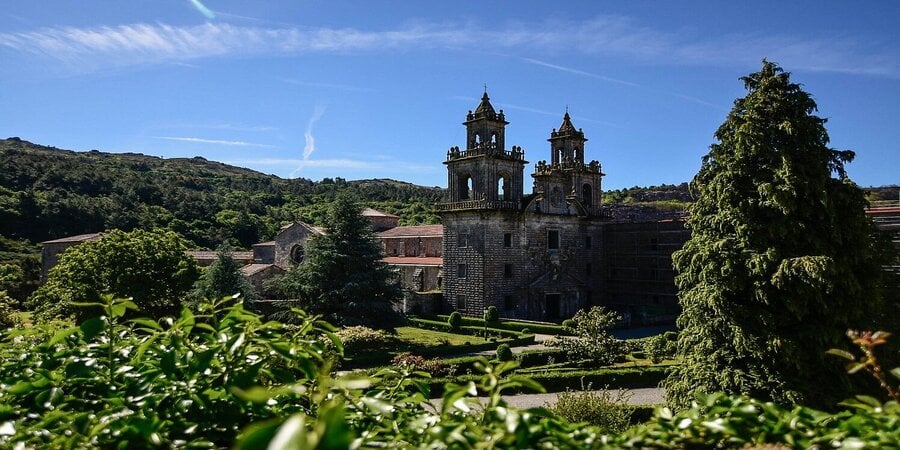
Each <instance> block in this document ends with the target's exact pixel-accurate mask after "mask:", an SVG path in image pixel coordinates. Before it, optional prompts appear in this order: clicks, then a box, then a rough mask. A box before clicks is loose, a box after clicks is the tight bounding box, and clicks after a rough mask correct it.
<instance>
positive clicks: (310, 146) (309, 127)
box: [291, 105, 325, 178]
mask: <svg viewBox="0 0 900 450" xmlns="http://www.w3.org/2000/svg"><path fill="white" fill-rule="evenodd" d="M324 114H325V107H324V106H322V105H316V108H315V110H313V114H312V116H311V117H310V118H309V121H307V122H306V131H304V132H303V139H304V141H305V142H304V145H303V159H301V160H298V161H299V162H298V164H297V168H296V169H294V171H293V172H291V177H292V178H293V177H295V176H297V174H298V173H300V171H302V170H303V169H304V168H306V167H311V166H310V165H309V164H308V163H309V161H310V159H309V157H310V156H312V154H313V152H315V151H316V138H315V137H314V136H313V125H315V124H316V122H318V121H319V119H321V118H322V115H324Z"/></svg>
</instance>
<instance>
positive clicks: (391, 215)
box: [362, 208, 400, 219]
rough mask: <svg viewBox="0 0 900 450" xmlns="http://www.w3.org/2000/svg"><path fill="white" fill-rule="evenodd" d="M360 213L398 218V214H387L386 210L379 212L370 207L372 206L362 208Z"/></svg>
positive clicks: (367, 215) (366, 215)
mask: <svg viewBox="0 0 900 450" xmlns="http://www.w3.org/2000/svg"><path fill="white" fill-rule="evenodd" d="M362 215H363V216H365V217H393V218H396V219H399V218H400V216H395V215H393V214H388V213H386V212H381V211H379V210H377V209H372V208H364V209H363V210H362Z"/></svg>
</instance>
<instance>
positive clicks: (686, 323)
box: [666, 61, 880, 406]
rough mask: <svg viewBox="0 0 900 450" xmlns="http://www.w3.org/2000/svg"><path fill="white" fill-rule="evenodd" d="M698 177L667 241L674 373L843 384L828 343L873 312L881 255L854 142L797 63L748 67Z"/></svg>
mask: <svg viewBox="0 0 900 450" xmlns="http://www.w3.org/2000/svg"><path fill="white" fill-rule="evenodd" d="M742 80H743V82H744V85H745V87H746V89H747V91H748V93H747V95H746V96H745V97H743V98H740V99H737V100H736V101H735V102H734V108H733V109H732V110H731V112H730V113H729V114H728V117H727V118H726V120H725V123H723V124H722V126H721V127H719V129H718V131H717V132H716V134H715V137H716V139H717V141H718V142H716V143H715V144H713V145H711V146H710V151H709V153H708V154H707V155H706V156H705V157H704V158H703V162H702V166H701V168H700V171H699V173H698V174H697V175H696V177H695V178H694V180H693V182H692V189H693V192H694V195H695V197H696V202H695V203H694V204H693V205H692V206H691V208H690V217H689V219H688V222H687V225H688V228H690V229H691V239H690V240H689V241H688V242H687V243H686V244H685V246H684V247H683V248H682V249H681V250H680V251H678V252H676V253H675V254H674V255H673V263H674V266H675V269H676V271H677V277H676V284H677V286H678V289H679V300H680V302H681V306H682V308H683V310H684V312H683V313H682V315H681V316H680V318H679V319H678V324H679V326H680V327H681V329H682V332H681V333H680V334H679V342H678V350H679V354H680V356H681V357H682V358H683V359H684V363H683V364H682V365H680V366H679V367H677V368H676V369H674V371H673V372H672V374H671V376H670V377H669V378H668V380H667V381H666V387H667V396H668V399H669V400H670V401H672V402H673V403H674V404H676V405H685V404H687V403H688V402H689V401H690V400H691V399H692V398H693V395H692V394H693V393H695V392H698V391H701V392H702V391H705V392H713V391H726V392H729V393H743V394H749V395H751V396H754V397H756V398H761V399H770V400H774V401H776V402H778V403H781V404H791V403H796V402H808V403H810V404H818V405H822V404H828V405H829V406H830V405H833V404H834V403H833V400H834V399H841V398H842V397H844V396H846V395H847V394H846V392H844V391H843V388H844V387H846V382H845V378H844V377H843V376H842V371H841V368H840V367H839V365H837V364H834V363H833V362H831V361H826V358H825V351H826V350H827V349H828V348H830V347H836V346H839V344H840V343H841V342H842V340H843V335H844V332H845V331H846V330H847V329H848V328H851V327H860V326H866V325H870V322H872V321H873V319H874V318H875V317H876V316H877V315H878V311H879V309H878V308H879V294H878V292H877V283H878V277H879V273H880V267H879V266H880V262H879V260H880V258H879V256H878V251H877V246H876V245H875V243H874V240H873V236H874V235H875V233H876V231H875V228H874V226H873V225H872V223H871V222H870V221H869V220H868V219H867V217H866V215H865V212H864V208H865V206H866V200H865V196H864V193H863V191H862V190H861V189H860V188H859V187H858V186H857V185H856V184H854V183H853V182H852V181H851V180H850V179H849V178H848V177H847V173H846V170H845V167H844V166H845V164H846V163H849V162H850V161H851V160H852V159H853V157H854V153H853V152H852V151H848V150H844V151H840V150H834V149H832V148H830V147H828V143H829V138H828V133H827V132H826V130H825V122H826V119H823V118H820V117H817V116H816V115H814V112H815V111H816V103H815V102H814V101H813V98H812V97H811V96H810V95H809V94H808V93H806V92H804V91H803V89H802V88H801V86H800V85H798V84H796V83H793V82H791V80H790V74H788V73H786V72H784V71H783V70H782V69H781V68H780V67H778V66H777V65H775V64H773V63H771V62H767V61H763V65H762V69H761V70H760V71H759V72H756V73H752V74H750V75H748V76H746V77H743V78H742Z"/></svg>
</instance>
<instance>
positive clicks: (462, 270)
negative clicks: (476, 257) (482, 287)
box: [456, 264, 469, 278]
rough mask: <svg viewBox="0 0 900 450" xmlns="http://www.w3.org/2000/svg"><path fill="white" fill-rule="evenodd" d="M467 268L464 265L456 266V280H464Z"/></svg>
mask: <svg viewBox="0 0 900 450" xmlns="http://www.w3.org/2000/svg"><path fill="white" fill-rule="evenodd" d="M468 272H469V268H468V266H466V265H465V264H457V265H456V278H465V277H466V276H468V274H469V273H468Z"/></svg>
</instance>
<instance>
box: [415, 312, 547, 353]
mask: <svg viewBox="0 0 900 450" xmlns="http://www.w3.org/2000/svg"><path fill="white" fill-rule="evenodd" d="M409 322H410V323H411V324H412V325H413V326H416V327H419V328H424V329H426V330H434V331H445V332H448V333H456V334H466V335H469V336H478V335H480V334H482V333H484V331H485V328H484V325H483V324H484V322H481V323H482V325H479V326H474V325H467V324H466V322H465V319H463V326H461V327H459V328H452V327H451V326H450V325H449V324H448V323H447V322H446V321H444V322H440V321H437V320H427V319H419V318H411V319H409ZM487 332H488V333H490V334H493V335H498V336H501V337H502V338H504V339H513V340H515V339H521V338H525V337H529V338H528V339H527V340H528V341H529V343H533V342H534V335H531V334H524V333H521V332H517V331H512V330H506V329H500V328H492V327H488V328H487ZM508 344H510V346H513V345H521V344H512V343H508Z"/></svg>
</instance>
